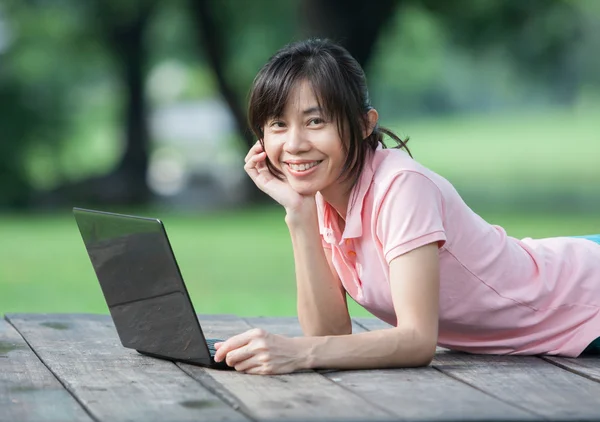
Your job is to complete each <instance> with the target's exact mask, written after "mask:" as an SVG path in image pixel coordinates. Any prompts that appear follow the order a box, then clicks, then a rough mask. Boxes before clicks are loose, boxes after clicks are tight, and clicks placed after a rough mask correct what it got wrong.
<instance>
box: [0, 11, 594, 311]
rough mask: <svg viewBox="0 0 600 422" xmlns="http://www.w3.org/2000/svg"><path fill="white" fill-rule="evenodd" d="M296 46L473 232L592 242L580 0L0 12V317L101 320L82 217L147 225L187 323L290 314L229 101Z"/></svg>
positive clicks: (590, 23)
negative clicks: (191, 314) (487, 228)
mask: <svg viewBox="0 0 600 422" xmlns="http://www.w3.org/2000/svg"><path fill="white" fill-rule="evenodd" d="M309 36H321V37H329V38H332V39H333V40H336V41H338V42H340V43H341V44H342V45H344V46H345V47H346V48H348V50H349V51H350V52H351V53H352V54H353V55H354V56H355V57H356V58H357V60H358V61H359V62H360V63H361V64H362V66H363V67H364V69H365V70H366V73H367V77H368V81H369V86H370V90H371V96H372V102H373V104H374V106H375V107H376V108H377V109H378V111H379V113H380V116H381V123H382V125H383V126H386V127H389V128H391V129H393V130H395V131H396V133H398V134H399V135H400V136H402V137H404V136H409V137H410V142H409V146H410V148H411V150H412V152H413V155H414V156H415V158H416V159H417V160H419V161H420V162H421V163H423V164H425V165H426V166H428V167H430V168H431V169H433V170H434V171H436V172H438V173H440V174H442V175H443V176H445V177H446V178H447V179H449V180H450V181H451V182H452V183H453V184H454V185H455V186H456V188H457V189H458V191H459V193H461V194H462V195H463V197H464V199H465V200H466V201H467V203H468V204H469V205H470V206H471V207H472V208H473V209H474V210H475V211H476V212H477V213H479V214H480V215H482V216H483V217H484V218H485V219H487V220H488V221H489V222H491V223H494V224H500V225H502V226H503V227H504V228H505V229H506V230H507V231H508V233H509V235H512V236H515V237H527V236H531V237H544V236H555V235H577V234H590V233H600V214H599V211H600V183H599V182H600V145H599V142H598V141H600V135H599V129H600V54H599V53H600V1H597V0H451V1H442V0H377V1H371V0H252V1H247V0H172V1H168V2H165V1H162V2H161V1H158V0H125V1H123V0H53V1H43V0H2V2H0V313H8V312H94V313H106V312H107V311H108V310H107V308H106V305H105V302H104V299H103V296H102V293H101V290H100V288H99V285H98V282H97V280H96V278H95V275H94V272H93V269H92V266H91V264H90V261H89V258H88V256H87V254H86V252H85V249H84V246H83V242H82V240H81V237H80V235H79V232H78V230H77V226H76V224H75V221H74V219H73V216H72V213H71V208H72V207H73V206H82V207H93V208H97V209H101V210H107V211H115V212H124V213H135V214H139V215H144V216H150V217H158V218H161V219H162V220H163V222H164V223H165V225H166V228H167V231H168V233H169V236H170V239H171V242H172V246H173V249H174V251H175V254H176V256H177V258H178V261H179V265H180V268H181V270H182V273H183V275H184V278H185V280H186V283H187V285H188V289H189V291H190V295H191V297H192V301H193V302H194V305H195V306H196V311H197V312H198V313H233V314H238V315H293V314H295V312H296V309H295V300H296V298H295V280H294V268H293V257H292V250H291V245H290V241H289V236H288V233H287V229H286V226H285V224H284V221H283V216H284V214H283V212H282V210H281V209H280V208H279V207H278V206H277V205H276V204H274V203H273V201H271V200H269V198H265V196H264V195H262V194H260V193H259V192H258V191H257V190H256V189H255V188H254V187H253V186H252V185H251V183H250V180H249V179H248V178H247V177H246V176H245V173H244V172H243V157H244V155H245V154H246V151H247V149H248V148H249V145H251V144H252V143H253V142H254V140H253V139H252V136H251V134H250V132H249V131H248V130H247V127H246V123H245V119H246V115H245V107H246V98H247V93H248V90H249V87H250V84H251V82H252V79H253V78H254V76H255V74H256V72H257V71H258V70H259V68H260V67H261V66H262V64H264V62H265V61H266V60H267V59H268V58H269V57H270V56H271V55H272V54H273V53H275V51H276V50H277V49H279V48H281V47H282V46H283V45H285V44H286V43H288V42H291V41H295V40H300V39H303V38H306V37H309ZM350 302H351V300H350ZM351 309H352V313H353V315H366V312H365V311H362V310H361V309H359V308H358V307H357V306H356V305H355V304H351Z"/></svg>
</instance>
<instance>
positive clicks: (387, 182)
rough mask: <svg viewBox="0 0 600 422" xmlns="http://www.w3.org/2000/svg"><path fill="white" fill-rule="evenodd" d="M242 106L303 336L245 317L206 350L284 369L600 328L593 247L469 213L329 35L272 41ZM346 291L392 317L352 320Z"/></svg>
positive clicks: (540, 341)
mask: <svg viewBox="0 0 600 422" xmlns="http://www.w3.org/2000/svg"><path fill="white" fill-rule="evenodd" d="M249 119H250V125H251V127H252V129H253V131H254V132H255V134H256V136H257V138H258V142H257V143H256V144H255V145H254V146H253V147H252V148H251V149H250V151H249V152H248V154H247V156H246V159H245V162H246V164H245V167H244V168H245V170H246V172H247V173H248V175H249V176H250V177H251V178H252V180H253V181H254V182H255V183H256V185H257V186H258V187H259V188H260V189H262V190H263V191H264V192H266V193H267V194H268V195H270V196H271V197H272V198H274V199H275V200H276V201H277V202H278V203H279V204H281V205H282V206H283V207H284V209H285V212H286V217H285V222H286V223H287V226H288V229H289V232H290V237H291V240H292V246H293V252H294V260H295V270H296V284H297V302H298V303H297V307H298V318H299V320H300V323H301V325H302V329H303V331H304V333H305V335H306V336H305V337H302V338H292V339H290V338H286V337H281V336H275V335H272V334H270V333H267V332H265V331H262V330H252V331H248V332H246V333H242V334H240V335H238V336H234V337H232V338H230V339H228V340H227V341H225V342H224V343H222V344H220V345H218V352H217V354H216V356H215V359H216V360H222V359H225V360H226V361H227V363H228V364H229V365H230V366H234V367H235V368H236V369H237V370H239V371H244V372H248V373H282V372H291V371H294V370H298V369H304V368H340V369H345V368H347V369H358V368H377V367H406V366H422V365H427V364H428V363H429V362H431V360H432V358H433V355H434V353H435V348H436V345H440V346H443V347H447V348H450V349H455V350H461V351H465V352H471V353H488V354H517V355H534V354H551V355H563V356H570V357H575V356H578V355H579V354H581V353H582V352H583V351H584V350H585V349H586V347H587V346H588V345H589V344H590V343H591V342H592V341H593V340H594V339H595V338H597V337H599V336H600V288H599V287H598V279H600V246H599V245H598V244H597V243H596V242H594V241H593V239H592V238H573V237H554V238H547V239H531V238H524V239H520V240H519V239H516V238H514V237H511V236H508V235H507V233H506V231H505V230H504V229H503V228H502V227H499V226H496V225H492V224H489V223H488V222H486V221H485V220H483V219H482V218H481V217H480V216H478V215H477V214H476V213H475V212H473V211H472V210H471V209H470V208H469V207H468V206H467V205H466V204H465V202H464V201H463V200H462V198H461V197H460V195H459V194H458V192H457V191H456V190H455V189H454V187H453V186H452V185H451V184H450V183H449V182H448V181H447V180H446V179H445V178H443V177H442V176H440V175H438V174H436V173H435V172H433V171H431V170H430V169H428V168H426V167H425V166H423V165H422V164H420V163H418V162H417V161H416V160H414V159H413V158H412V156H411V155H410V152H409V151H408V150H407V149H406V144H405V142H403V141H402V140H400V139H398V138H397V137H395V136H394V135H393V134H391V133H389V132H387V131H385V130H384V129H381V128H380V127H379V126H378V113H377V111H376V110H375V109H374V108H373V107H372V106H371V104H370V102H369V96H368V91H367V88H366V80H365V76H364V73H363V71H362V69H361V68H360V66H359V65H358V64H357V63H356V61H355V60H354V59H353V58H352V57H351V56H350V55H349V54H348V52H347V51H346V50H344V49H343V48H341V47H339V46H337V45H335V44H332V43H330V42H328V41H323V40H309V41H305V42H300V43H296V44H292V45H289V46H287V47H285V48H283V49H282V50H281V51H279V52H278V53H277V54H275V55H274V56H273V57H272V58H271V59H270V60H269V62H268V63H267V64H266V65H265V66H264V67H263V69H261V71H260V72H259V74H258V76H257V77H256V79H255V81H254V85H253V88H252V92H251V95H250V109H249ZM384 134H388V135H389V136H391V137H392V138H393V139H395V140H396V142H397V144H398V145H397V148H394V149H386V148H385V145H384V144H383V140H382V139H383V135H384ZM267 259H268V258H267ZM346 294H348V295H350V296H351V297H352V298H353V299H354V300H355V301H356V302H357V303H359V304H360V305H361V306H362V307H364V308H365V309H366V310H368V311H369V312H371V313H372V314H374V315H375V316H377V317H379V318H380V319H382V320H383V321H385V322H387V323H389V324H391V325H393V328H390V329H386V330H380V331H371V332H367V333H359V334H352V326H351V321H350V317H349V313H348V306H347V303H346Z"/></svg>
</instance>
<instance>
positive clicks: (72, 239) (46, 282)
mask: <svg viewBox="0 0 600 422" xmlns="http://www.w3.org/2000/svg"><path fill="white" fill-rule="evenodd" d="M153 216H157V215H156V214H153ZM158 217H161V218H162V219H163V221H164V223H165V226H166V228H167V232H168V233H169V237H170V239H171V243H172V246H173V249H174V251H175V254H176V256H177V259H178V261H179V265H180V268H181V270H182V273H183V275H184V278H185V280H186V283H187V285H188V289H189V291H190V295H191V297H192V301H193V303H194V305H195V306H196V310H197V312H199V313H233V314H237V315H245V316H250V315H293V314H294V313H295V281H294V270H293V258H292V251H291V245H290V241H289V236H288V232H287V229H286V226H285V223H284V222H283V213H282V211H281V210H280V209H279V208H276V207H266V208H257V209H250V210H243V211H231V212H227V213H219V214H210V215H204V216H191V215H189V214H187V215H182V214H164V213H163V214H162V215H158ZM484 217H485V218H486V219H487V220H488V221H490V222H492V223H495V224H500V225H502V226H503V227H505V228H506V229H507V231H508V232H509V234H510V235H512V236H516V237H525V236H532V237H544V236H553V235H576V234H589V233H597V232H599V231H600V230H599V228H600V226H599V224H598V223H599V222H598V218H597V217H595V216H593V215H590V216H585V215H519V214H498V215H493V214H486V215H484ZM0 233H2V236H0V251H2V254H1V255H0V313H8V312H93V313H106V312H108V311H107V308H106V305H105V303H104V299H103V296H102V292H101V291H100V288H99V286H98V282H97V280H96V278H95V274H94V272H93V270H92V266H91V264H90V261H89V258H88V256H87V254H86V252H85V249H84V246H83V242H82V240H81V238H80V235H79V232H78V230H77V227H76V225H75V221H74V219H73V217H72V216H71V214H70V213H64V214H56V215H30V216H10V215H4V216H3V217H2V218H1V219H0ZM351 310H352V313H353V315H367V314H366V312H365V311H363V310H360V309H359V308H358V307H357V306H355V305H354V304H353V305H352V306H351Z"/></svg>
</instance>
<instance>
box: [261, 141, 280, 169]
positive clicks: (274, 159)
mask: <svg viewBox="0 0 600 422" xmlns="http://www.w3.org/2000/svg"><path fill="white" fill-rule="evenodd" d="M263 145H264V149H265V152H266V153H267V157H269V160H270V161H271V163H272V164H273V165H274V166H275V167H276V168H280V167H281V166H280V165H279V158H278V157H279V156H280V155H281V154H280V153H281V147H280V146H279V145H278V144H277V141H276V139H272V138H266V137H265V139H264V140H263Z"/></svg>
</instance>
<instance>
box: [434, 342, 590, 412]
mask: <svg viewBox="0 0 600 422" xmlns="http://www.w3.org/2000/svg"><path fill="white" fill-rule="evenodd" d="M433 366H434V367H435V368H436V369H438V370H440V371H442V372H444V373H445V374H448V375H450V376H451V377H454V378H456V379H458V380H461V381H463V382H465V383H467V384H470V385H472V386H474V387H475V388H477V389H480V390H482V391H484V392H486V393H487V394H490V395H492V396H494V397H497V398H499V399H501V400H503V401H504V402H506V403H511V404H513V405H515V406H520V407H521V408H523V409H527V410H529V411H531V412H534V413H536V414H538V415H540V416H543V417H545V418H549V419H560V420H600V383H597V382H595V381H592V380H589V379H587V378H584V377H582V376H579V375H576V374H574V373H572V372H569V371H566V370H564V369H561V368H559V367H558V366H555V365H552V364H550V363H548V362H545V361H544V360H543V359H540V358H538V357H533V356H483V355H470V354H466V353H458V352H457V353H454V352H446V353H439V354H437V355H436V358H435V360H434V362H433Z"/></svg>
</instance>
